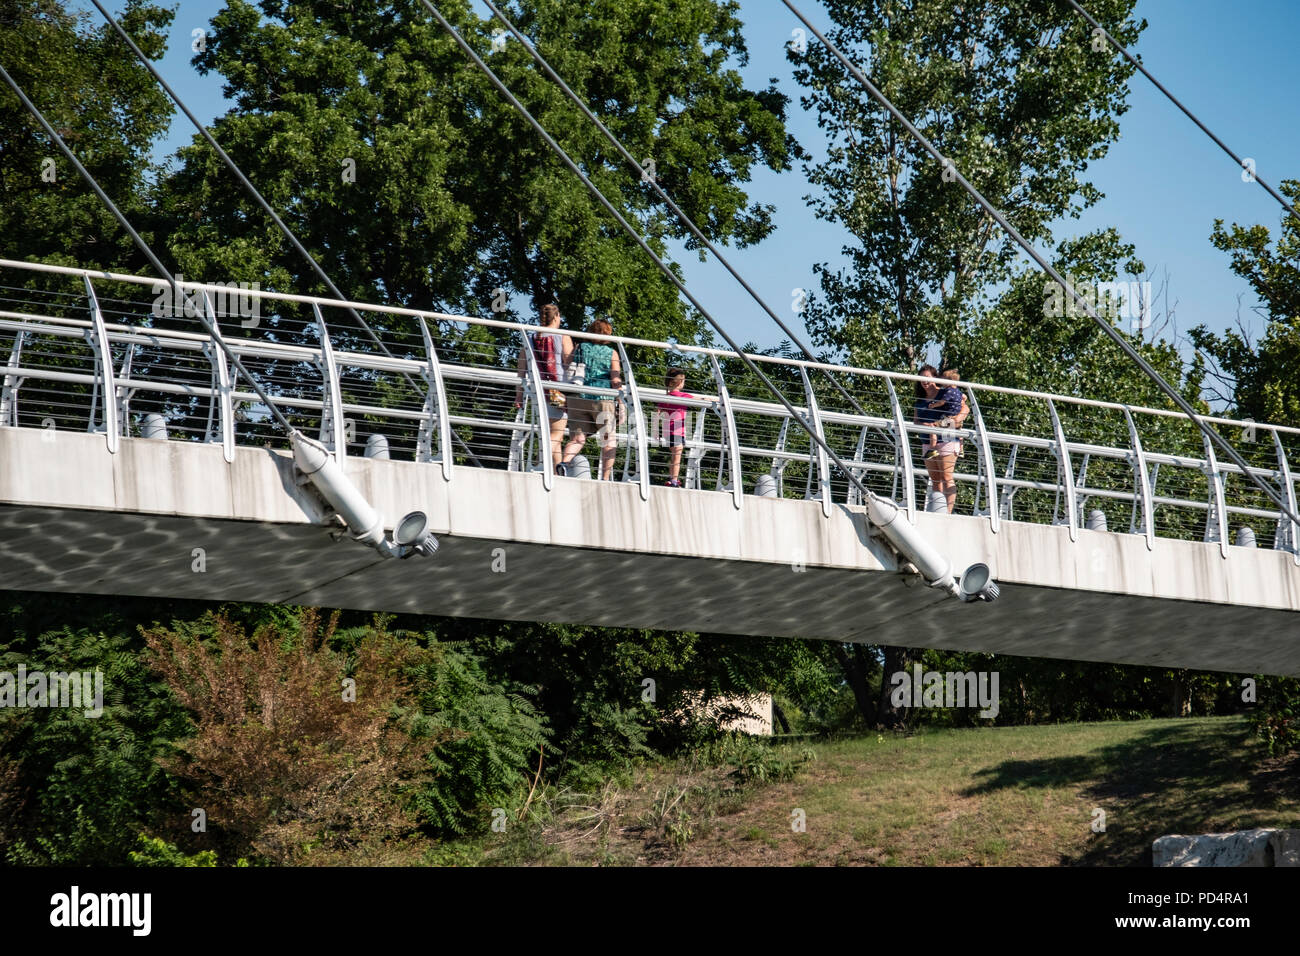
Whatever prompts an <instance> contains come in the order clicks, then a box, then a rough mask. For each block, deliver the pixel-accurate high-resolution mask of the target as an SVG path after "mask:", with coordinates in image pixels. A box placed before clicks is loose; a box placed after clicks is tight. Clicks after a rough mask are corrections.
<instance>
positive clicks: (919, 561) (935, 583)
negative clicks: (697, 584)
mask: <svg viewBox="0 0 1300 956" xmlns="http://www.w3.org/2000/svg"><path fill="white" fill-rule="evenodd" d="M420 2H421V3H422V4H423V5H424V7H425V9H427V10H428V11H429V13H430V14H432V15H433V17H434V19H436V20H437V21H438V23H439V25H441V26H442V28H443V29H444V30H446V31H447V33H448V34H449V35H450V36H451V37H452V39H453V40H454V41H455V42H456V44H457V46H459V47H460V48H461V50H462V51H463V52H464V54H465V55H466V56H467V57H469V59H470V60H472V61H473V63H474V65H475V66H477V67H478V68H479V70H480V71H482V73H483V74H484V76H486V77H487V78H488V80H489V81H490V82H491V83H492V85H493V86H494V87H496V89H497V91H498V92H500V93H501V95H502V96H504V97H505V98H506V100H507V101H508V102H509V103H510V105H511V106H513V107H514V108H515V109H516V110H517V111H518V112H519V114H520V115H521V116H522V117H523V118H524V119H525V120H526V121H527V122H528V124H529V125H530V126H531V127H532V128H533V130H534V131H535V132H536V133H537V134H538V135H539V136H541V137H542V140H543V141H544V142H545V143H546V145H547V146H548V147H549V148H550V149H551V151H552V152H554V153H555V154H556V156H557V157H559V159H560V160H561V161H562V162H563V163H564V165H565V166H567V167H568V168H569V170H570V171H571V172H572V173H573V174H574V175H575V176H577V177H578V178H579V179H580V180H581V181H582V184H583V185H584V186H586V187H587V189H588V191H589V192H590V193H591V194H592V195H593V196H594V197H595V198H596V200H597V201H598V202H599V203H600V204H601V205H602V206H604V207H605V209H606V211H608V212H609V214H610V215H612V216H613V217H614V219H615V220H616V221H617V222H618V224H619V225H620V226H621V227H622V228H623V230H624V231H625V232H626V233H627V234H628V235H629V236H630V237H631V238H632V239H633V241H635V242H636V244H637V245H638V246H640V247H641V249H642V250H643V251H644V252H645V253H646V255H648V256H650V258H651V259H652V260H653V261H654V263H655V265H656V266H658V267H659V270H660V271H661V272H662V273H663V274H664V275H665V276H666V277H667V278H668V280H669V281H670V282H671V283H672V284H673V285H674V286H676V287H677V290H678V292H680V293H681V294H682V296H683V297H685V299H686V300H687V301H688V302H690V304H691V305H692V306H694V307H695V309H696V311H698V312H699V313H700V315H702V316H703V317H704V319H705V320H706V321H707V322H708V323H709V325H711V326H712V327H713V329H714V331H715V332H717V333H718V335H719V336H720V337H721V338H722V340H723V341H724V342H726V343H727V345H728V347H729V348H730V349H731V350H732V352H733V353H734V354H735V355H736V357H737V358H739V359H740V361H741V362H742V363H744V365H745V367H746V368H747V369H749V371H750V372H751V373H752V374H753V375H754V376H755V377H756V378H757V379H758V380H759V381H760V382H762V384H763V386H764V387H765V388H766V389H767V390H768V391H769V392H771V393H772V394H773V395H774V396H775V397H776V398H777V400H778V401H779V402H780V403H781V405H782V406H783V407H784V408H785V410H786V411H787V412H788V413H789V414H790V416H791V418H793V419H795V420H796V421H798V422H799V423H800V425H802V426H803V428H804V429H805V430H806V431H807V432H808V434H809V436H810V437H811V438H812V440H813V442H815V443H816V444H817V445H818V446H819V447H820V448H821V449H822V451H824V452H825V453H826V456H827V457H828V458H830V459H831V461H833V462H834V463H835V465H836V466H837V467H838V468H839V469H840V471H841V472H843V473H844V475H845V477H846V478H847V479H848V481H849V482H850V483H851V484H853V485H854V487H856V488H857V489H858V490H859V491H860V492H861V493H862V496H863V498H864V499H865V501H866V503H867V508H868V513H869V515H870V517H871V521H872V523H873V524H876V525H877V526H878V527H879V529H880V532H881V534H882V536H883V537H884V539H885V540H886V541H888V542H889V543H890V545H891V546H893V548H894V549H895V550H896V551H897V552H898V553H899V554H900V555H902V556H903V557H904V558H906V559H907V560H908V561H910V562H911V563H912V564H913V565H914V566H915V567H917V569H918V570H919V571H920V573H921V575H922V577H924V578H925V580H926V582H927V583H928V584H929V585H930V586H931V587H934V588H938V589H940V590H943V591H944V592H946V593H947V594H949V595H951V596H952V597H957V598H961V599H962V600H968V599H969V598H968V597H967V596H966V595H965V591H964V590H963V588H962V587H961V585H960V584H959V582H958V580H957V579H956V577H955V576H954V575H953V574H952V571H951V566H950V564H949V563H948V562H947V561H946V560H943V561H938V560H931V557H932V556H933V555H934V554H936V553H937V552H935V550H934V546H933V545H931V544H930V543H929V542H928V541H926V540H925V539H924V537H922V535H921V533H920V532H919V531H917V529H916V528H914V527H912V525H910V524H908V523H907V522H906V521H895V520H894V517H895V516H897V515H898V514H899V510H898V506H897V505H895V504H894V503H893V502H892V501H886V500H885V499H884V498H882V497H880V496H879V495H877V494H876V493H875V492H873V491H871V489H869V488H867V487H866V485H864V484H863V483H862V481H861V480H860V479H859V478H858V477H857V475H855V474H854V473H853V470H852V469H851V468H850V467H849V466H848V464H846V463H845V462H844V460H843V459H842V458H840V456H839V455H838V454H836V452H835V450H834V449H833V448H831V447H830V445H828V444H827V443H826V440H825V439H824V438H823V437H822V436H821V435H819V434H818V432H817V429H816V428H814V427H812V425H811V424H810V423H809V422H808V421H807V420H806V419H805V418H804V417H803V416H801V415H800V414H799V411H798V409H797V408H795V406H794V405H792V404H791V403H790V401H789V399H787V398H786V397H785V395H783V394H782V393H781V391H780V389H778V388H777V387H776V386H775V385H774V384H773V383H772V381H771V379H769V378H768V377H767V376H766V375H765V374H764V373H763V371H762V370H761V369H760V368H759V367H758V366H757V365H756V364H755V363H754V360H753V359H751V358H750V357H749V356H748V355H746V354H745V352H744V350H743V349H742V348H741V347H740V346H739V345H738V344H737V343H736V342H735V340H734V339H732V337H731V336H730V335H729V334H728V333H727V330H726V329H724V328H723V327H722V325H721V324H720V323H719V322H718V321H717V319H715V318H714V317H713V315H712V314H711V313H710V312H709V311H708V310H707V309H706V308H704V306H703V305H702V304H701V303H700V302H699V300H698V299H696V298H695V296H694V295H692V294H691V292H690V290H689V289H687V288H686V286H685V284H684V283H683V282H682V281H681V280H680V279H679V278H677V276H676V274H675V273H674V272H673V271H672V269H670V268H669V267H668V265H667V264H666V263H665V262H664V261H663V259H661V258H660V257H659V255H658V254H657V253H656V252H655V251H654V250H653V249H651V248H650V246H649V245H648V244H647V243H646V241H645V239H643V238H642V237H641V234H640V233H638V232H637V231H636V229H634V228H633V227H632V225H631V224H630V223H629V222H628V221H627V219H626V218H625V217H624V216H623V214H622V213H620V212H619V211H618V210H617V209H616V208H615V207H614V205H613V204H612V203H611V202H610V201H609V199H608V198H606V196H605V194H604V193H602V192H601V191H600V190H599V189H598V188H596V185H595V184H594V183H593V182H592V181H591V179H590V178H588V176H587V175H586V173H584V172H583V171H582V169H581V168H580V167H579V166H578V164H577V163H575V162H574V161H573V159H572V157H570V156H569V154H568V153H567V152H566V151H565V150H564V148H563V147H562V146H560V144H559V143H557V142H556V141H555V139H554V138H553V137H552V136H551V135H550V133H548V132H547V131H546V129H545V128H544V127H543V126H542V125H541V123H539V122H538V121H537V120H536V119H535V118H534V117H533V115H532V113H530V112H529V111H528V109H527V107H525V106H524V105H523V103H521V102H520V101H519V99H518V98H517V97H516V96H515V95H514V94H513V93H511V92H510V89H509V88H508V87H507V86H506V85H505V84H504V83H503V82H502V81H501V78H500V77H498V76H497V75H496V73H495V72H494V71H493V70H492V68H491V67H489V66H488V65H487V64H486V63H484V62H483V59H482V57H480V56H479V55H478V54H477V53H475V52H474V49H473V48H472V47H471V46H470V45H469V44H468V43H466V42H465V38H464V37H462V36H461V35H460V33H459V32H457V30H456V28H455V27H453V26H452V25H451V23H449V22H448V21H447V19H446V17H444V16H443V15H442V14H441V13H440V12H439V11H438V9H437V8H436V7H435V6H434V5H433V4H432V3H430V2H429V0H420ZM711 358H712V360H713V362H714V367H715V369H717V357H716V356H711ZM715 375H717V377H718V379H719V382H720V383H721V378H722V376H721V371H720V369H719V370H717V371H715ZM720 396H721V397H722V398H723V399H724V400H725V401H726V407H725V408H724V414H725V415H726V419H727V425H728V429H727V430H728V434H727V436H726V438H727V448H728V450H729V452H730V458H731V461H730V462H729V465H728V467H729V470H730V476H731V491H732V495H733V496H734V498H735V501H736V506H737V507H738V508H739V507H740V501H741V500H742V496H743V493H744V489H743V488H742V487H741V484H742V481H743V475H742V473H741V471H740V462H739V461H738V460H737V459H738V458H739V447H738V442H737V436H736V432H735V418H734V416H733V414H732V412H731V408H730V402H729V399H726V389H725V385H724V387H723V388H722V389H721V390H720ZM878 515H880V516H884V517H885V519H886V520H885V524H888V525H889V527H888V528H885V527H884V526H882V525H880V524H879V523H878V522H877V521H876V517H877V516H878ZM940 568H941V571H939V569H940ZM976 568H982V569H983V572H984V574H985V575H986V576H987V572H988V569H987V568H985V567H984V566H983V565H972V567H971V568H969V569H967V570H968V572H969V571H972V570H974V569H976ZM931 571H939V573H936V574H935V575H934V576H932V575H931V574H930V572H931ZM990 593H991V595H992V596H996V593H997V592H996V589H995V588H991V589H990ZM992 596H989V597H985V598H984V600H992Z"/></svg>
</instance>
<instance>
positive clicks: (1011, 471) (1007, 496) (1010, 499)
mask: <svg viewBox="0 0 1300 956" xmlns="http://www.w3.org/2000/svg"><path fill="white" fill-rule="evenodd" d="M1019 453H1020V446H1019V445H1012V446H1011V454H1009V455H1007V473H1006V474H1005V475H1003V476H1002V478H1003V480H1004V481H1006V482H1007V486H1006V487H1005V488H1003V489H1002V494H1001V496H1000V497H999V498H998V516H999V517H1000V518H1003V519H1005V520H1007V521H1011V520H1013V519H1012V517H1011V516H1012V513H1013V512H1012V508H1014V507H1015V498H1016V492H1017V491H1018V490H1019V489H1018V488H1016V486H1015V485H1013V484H1011V479H1012V478H1014V477H1016V455H1018V454H1019Z"/></svg>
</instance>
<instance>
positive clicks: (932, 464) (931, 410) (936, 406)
mask: <svg viewBox="0 0 1300 956" xmlns="http://www.w3.org/2000/svg"><path fill="white" fill-rule="evenodd" d="M918 374H919V375H922V376H924V378H923V379H922V380H921V381H919V382H917V385H916V403H915V407H914V411H913V417H912V420H913V422H915V423H916V424H918V425H933V426H934V427H936V428H942V429H946V430H951V429H955V428H958V427H960V423H961V421H962V420H964V419H965V417H966V414H967V410H966V398H965V396H964V395H962V393H961V390H960V389H958V388H957V387H956V386H954V385H949V384H947V383H948V381H951V380H960V376H959V375H958V374H957V372H956V371H954V370H951V369H949V370H947V371H945V373H944V375H943V376H940V375H939V373H938V371H937V370H936V369H935V367H934V366H933V365H923V366H921V369H920V371H919V372H918ZM960 453H961V439H960V438H957V437H956V436H952V435H936V434H928V435H924V436H922V440H921V455H922V459H923V460H924V461H925V470H926V472H927V473H928V474H929V476H930V483H931V487H932V488H933V489H934V490H935V491H937V492H940V493H941V494H943V496H944V498H945V499H946V500H947V506H948V513H949V514H951V513H952V512H953V510H954V509H955V508H956V507H957V480H956V478H955V477H954V472H955V470H956V467H957V456H958V455H959V454H960Z"/></svg>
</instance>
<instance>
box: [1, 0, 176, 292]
mask: <svg viewBox="0 0 1300 956" xmlns="http://www.w3.org/2000/svg"><path fill="white" fill-rule="evenodd" d="M172 16H173V14H172V11H170V10H165V9H163V8H162V7H158V6H155V5H153V4H151V3H147V2H143V0H129V2H128V3H127V4H126V9H125V11H124V12H123V14H122V21H123V23H124V25H125V26H126V27H127V29H128V30H130V31H131V33H132V34H133V35H134V36H135V37H136V39H137V42H138V43H139V44H140V46H141V48H142V49H143V50H144V51H145V53H146V54H147V55H149V56H150V57H153V58H158V57H161V56H162V54H163V51H164V49H165V46H166V43H165V33H164V31H165V30H166V28H167V26H168V25H169V24H170V23H171V21H172ZM0 64H3V65H4V67H5V69H6V70H7V71H8V72H9V74H10V75H11V76H12V77H13V78H14V80H15V82H17V83H18V85H19V86H21V87H22V88H23V91H24V92H25V93H26V94H27V96H28V98H30V99H31V100H32V102H33V103H35V104H36V106H37V107H38V108H39V109H40V110H41V111H42V112H43V113H44V114H45V117H46V119H48V120H49V122H50V125H51V126H53V127H54V128H55V130H57V131H58V132H59V134H60V136H62V137H63V139H64V140H65V142H67V144H68V146H69V148H70V149H71V150H72V151H73V153H75V154H76V156H77V158H78V159H79V160H80V161H81V162H82V164H83V165H84V166H85V167H86V168H87V169H88V170H89V171H90V173H91V174H92V175H94V176H95V178H96V179H97V180H98V181H99V183H100V185H101V186H103V188H104V190H105V192H107V193H108V195H109V196H111V197H112V198H113V200H114V201H115V202H116V203H117V204H118V205H119V206H120V207H121V208H122V209H123V211H124V212H125V213H126V215H127V216H128V217H130V218H133V219H136V220H139V219H142V218H144V217H143V215H142V214H143V212H144V211H145V210H146V209H147V207H148V203H149V200H150V177H151V173H152V172H153V166H152V164H151V163H150V159H149V150H150V147H151V145H152V143H153V141H154V139H155V138H156V137H157V136H158V135H160V134H161V133H162V132H163V131H165V130H166V129H167V124H168V123H169V121H170V118H171V108H170V107H171V104H170V103H169V101H168V100H167V96H166V94H165V93H163V91H162V90H160V89H158V87H157V85H156V84H155V83H154V81H153V78H152V77H150V76H149V74H148V72H147V71H146V70H145V69H144V67H143V66H141V65H140V64H139V62H138V61H137V60H136V59H135V56H134V54H132V53H131V51H130V50H129V49H127V48H126V46H125V45H124V44H123V43H122V42H121V40H119V39H118V37H117V35H116V34H115V33H113V31H112V28H111V27H109V26H107V25H100V26H98V27H95V26H92V25H91V20H90V14H88V13H85V12H79V13H72V12H69V11H68V10H67V9H65V5H64V4H61V3H57V2H54V0H0ZM0 155H3V156H4V163H3V165H0V253H3V255H4V256H5V257H7V258H11V259H35V260H38V261H43V262H53V263H57V264H61V265H77V266H86V267H89V268H103V269H120V270H123V271H138V270H140V269H142V268H143V267H144V259H143V257H142V256H141V254H140V253H139V252H138V251H137V250H135V248H134V247H133V246H132V244H131V239H130V237H128V236H127V235H126V234H125V233H124V232H123V231H122V229H121V227H119V226H118V224H117V222H116V221H115V220H114V219H113V217H112V215H111V214H110V213H109V211H108V210H107V209H106V208H105V207H104V204H103V203H102V202H100V200H99V198H98V197H97V196H95V194H94V193H93V192H91V190H90V187H89V186H87V185H86V184H85V183H84V182H83V181H82V180H81V177H80V176H78V175H77V172H76V170H74V169H73V168H72V166H71V164H70V163H68V161H67V160H66V158H65V157H64V156H63V154H62V153H61V152H60V151H59V149H58V148H57V147H56V146H55V145H54V144H53V143H52V142H51V141H50V139H49V137H48V136H47V135H46V133H45V131H44V130H43V129H42V128H41V126H40V124H39V123H37V121H36V119H35V117H33V116H32V115H31V114H30V113H28V112H27V110H26V108H25V107H24V106H23V105H22V103H20V102H19V101H18V98H17V97H16V96H15V95H14V94H13V92H12V91H11V90H10V89H9V88H8V87H7V86H6V87H3V88H0ZM25 278H26V279H27V280H28V281H33V280H32V277H31V276H30V275H28V276H26V277H25ZM35 281H43V282H51V281H53V282H66V280H49V279H42V280H35Z"/></svg>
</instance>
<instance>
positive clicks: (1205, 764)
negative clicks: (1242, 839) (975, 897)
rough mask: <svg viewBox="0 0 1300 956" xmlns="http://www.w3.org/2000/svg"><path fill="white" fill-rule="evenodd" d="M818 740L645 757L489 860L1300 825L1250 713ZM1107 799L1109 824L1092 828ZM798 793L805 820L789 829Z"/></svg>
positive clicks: (1295, 795) (910, 858) (706, 855)
mask: <svg viewBox="0 0 1300 956" xmlns="http://www.w3.org/2000/svg"><path fill="white" fill-rule="evenodd" d="M799 749H804V748H799ZM810 749H811V750H813V751H814V752H815V755H816V757H815V759H814V760H812V761H811V762H809V763H807V764H805V765H804V766H803V769H802V770H800V771H799V773H798V774H797V775H796V776H795V778H794V779H792V780H787V781H782V782H776V783H766V784H750V785H749V786H748V787H746V788H744V789H741V790H734V789H732V785H731V782H730V781H729V779H728V778H727V776H726V772H725V770H716V769H714V770H712V771H710V770H709V769H708V768H700V767H689V766H685V765H678V766H676V767H667V768H665V767H659V768H652V769H645V770H641V771H637V772H636V773H635V774H633V775H632V776H631V777H630V778H629V779H627V780H624V781H622V782H620V783H619V784H618V785H615V784H612V783H611V784H609V785H607V786H606V787H605V788H604V790H603V792H602V793H601V794H597V795H595V796H594V797H589V798H583V799H581V800H578V801H574V802H575V803H577V804H580V805H581V806H580V807H575V808H574V809H571V810H568V811H566V810H564V809H562V808H559V809H558V812H555V813H552V814H550V815H549V816H550V819H549V820H548V821H547V823H546V824H545V826H544V827H538V828H534V829H533V832H532V833H531V834H530V836H529V837H528V839H527V841H526V847H527V848H525V844H523V843H520V842H519V840H520V839H521V838H523V837H524V834H523V833H522V832H518V831H517V836H516V837H515V839H513V840H511V841H510V843H512V844H513V849H508V848H507V846H505V845H500V844H498V846H497V847H495V848H494V847H492V846H491V845H490V844H491V843H492V842H493V841H491V840H489V841H487V844H488V845H483V846H482V849H483V850H485V851H486V852H487V860H486V861H485V862H492V861H494V860H495V861H498V862H513V863H518V862H525V861H527V860H532V861H536V862H541V863H549V864H557V863H558V864H563V863H572V864H587V865H590V864H592V863H605V864H633V865H635V864H673V863H677V864H687V865H692V864H705V865H709V864H713V865H745V864H759V865H789V864H818V865H824V864H867V865H872V864H876V865H881V864H883V865H895V864H901V865H962V864H982V865H1009V866H1021V865H1040V866H1041V865H1059V864H1065V865H1098V864H1099V865H1146V866H1149V865H1150V862H1151V854H1150V848H1151V841H1152V840H1153V839H1155V838H1156V837H1158V836H1160V835H1162V834H1166V833H1204V832H1214V831H1224V830H1237V829H1246V828H1249V827H1256V826H1286V827H1300V761H1298V760H1295V759H1293V760H1290V761H1281V760H1268V759H1266V757H1265V755H1264V753H1263V751H1262V749H1261V748H1260V747H1259V745H1258V744H1257V743H1256V742H1255V741H1254V740H1253V739H1252V738H1251V736H1250V733H1249V730H1248V728H1247V726H1246V723H1245V720H1244V719H1243V718H1239V717H1231V718H1203V719H1184V720H1147V721H1132V722H1115V723H1102V724H1064V725H1056V726H1048V727H1006V728H986V729H973V730H943V731H932V732H927V733H921V734H918V735H916V736H914V737H894V736H889V735H884V736H868V737H864V738H858V739H853V740H846V741H839V742H830V743H820V744H814V745H811V748H810ZM792 752H797V751H792ZM682 791H685V792H684V793H682ZM679 793H682V796H681V798H680V799H676V796H677V794H679ZM674 800H676V802H675V803H674V802H673V801H674ZM670 803H671V804H672V806H669V804H670ZM664 807H668V809H667V811H665V810H664V809H663V808H664ZM1096 807H1100V808H1101V809H1103V810H1104V811H1105V813H1106V831H1105V832H1104V833H1094V832H1092V827H1091V824H1092V821H1093V809H1094V808H1096ZM796 809H802V810H803V811H804V813H805V814H806V820H807V830H806V832H804V833H796V832H792V829H791V814H792V812H793V811H795V810H796Z"/></svg>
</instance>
